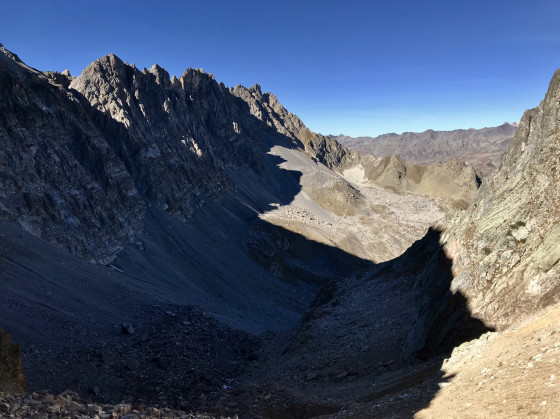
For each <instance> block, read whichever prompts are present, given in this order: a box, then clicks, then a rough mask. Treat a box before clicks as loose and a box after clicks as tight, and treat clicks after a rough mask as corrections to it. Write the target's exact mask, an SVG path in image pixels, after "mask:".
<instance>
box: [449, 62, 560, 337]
mask: <svg viewBox="0 0 560 419" xmlns="http://www.w3.org/2000/svg"><path fill="white" fill-rule="evenodd" d="M559 100H560V72H556V74H555V75H554V77H553V79H552V81H551V83H550V86H549V89H548V92H547V94H546V97H545V99H544V100H543V101H542V102H541V104H540V105H539V106H538V107H537V108H534V109H531V110H528V111H526V112H525V114H524V115H523V118H522V120H521V122H520V124H519V130H518V131H517V133H516V135H515V137H514V138H513V140H512V143H511V145H510V146H509V148H508V150H507V151H506V153H505V155H504V158H503V160H502V162H501V164H500V167H499V169H498V171H497V172H496V173H495V174H494V175H493V176H492V177H491V178H489V179H488V180H487V181H486V180H485V181H484V182H483V184H482V186H481V188H480V191H479V193H478V194H477V196H476V198H475V200H474V201H473V203H472V204H471V205H470V207H469V209H468V211H467V212H466V213H465V214H464V215H463V216H462V217H460V218H458V219H455V220H453V221H452V222H451V223H450V225H449V227H447V228H448V230H449V234H447V235H444V238H443V239H444V240H445V241H446V242H447V245H446V250H447V252H448V253H449V254H450V255H451V256H452V258H453V259H454V261H455V262H454V265H453V270H454V273H455V275H456V277H455V279H454V281H453V289H456V290H461V291H462V292H464V293H465V294H466V295H467V296H468V297H469V298H470V299H471V306H472V308H473V310H474V312H475V313H478V314H479V315H480V316H482V317H483V318H484V319H485V320H487V321H489V322H491V323H494V324H496V325H498V326H505V325H508V324H510V323H511V322H513V321H515V320H517V319H519V318H520V317H522V316H524V315H526V314H528V313H534V312H535V311H537V310H538V309H540V308H543V307H546V306H548V305H550V304H553V303H556V302H558V301H560V298H559V293H558V291H559V290H560V282H559V281H558V277H559V273H560V270H559V269H560V267H559V265H558V264H557V262H558V261H559V260H560V244H559V243H560V242H559V241H558V238H559V237H560V211H559V210H558V202H559V199H560V183H559V180H560V173H559V164H560V134H559V130H560V125H559V123H560V106H559ZM505 301H507V304H504V302H505Z"/></svg>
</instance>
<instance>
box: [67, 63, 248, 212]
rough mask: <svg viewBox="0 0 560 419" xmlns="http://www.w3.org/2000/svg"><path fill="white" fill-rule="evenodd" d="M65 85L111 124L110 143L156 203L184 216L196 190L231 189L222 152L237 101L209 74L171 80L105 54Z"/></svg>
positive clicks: (231, 133) (157, 70)
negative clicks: (229, 96)
mask: <svg viewBox="0 0 560 419" xmlns="http://www.w3.org/2000/svg"><path fill="white" fill-rule="evenodd" d="M70 88H71V89H75V90H77V91H78V92H80V93H81V94H83V95H84V97H85V98H86V99H87V100H88V101H89V103H90V104H91V105H92V106H93V107H94V108H95V109H97V110H98V111H100V112H101V113H103V114H105V115H108V116H110V118H112V120H113V121H114V122H116V124H113V126H107V127H104V130H105V132H106V135H107V138H108V141H109V142H110V144H111V146H112V147H113V149H114V150H115V151H116V152H117V154H118V155H119V157H120V158H121V159H122V160H123V162H124V164H125V165H126V167H127V168H128V170H129V171H130V174H131V176H132V178H133V180H134V182H135V185H136V187H137V188H138V190H139V191H140V193H141V194H142V195H143V196H145V197H146V198H147V199H149V200H150V201H152V202H155V203H156V204H157V205H158V206H159V207H160V208H162V209H164V210H165V211H167V212H169V213H171V214H175V215H177V216H179V217H180V218H182V219H189V218H190V217H192V215H193V213H194V211H195V209H196V208H197V207H199V206H200V205H201V201H202V197H201V194H205V195H208V196H210V197H212V198H216V199H218V198H219V197H220V196H221V194H222V193H223V192H224V191H225V190H231V189H232V187H233V184H232V182H231V180H230V179H229V178H228V177H227V175H226V173H225V170H224V167H225V164H226V163H227V161H228V159H227V158H224V156H228V155H229V156H232V155H235V153H234V150H232V149H231V148H232V147H227V145H228V143H229V142H228V141H227V140H228V139H230V138H233V137H235V136H236V135H237V133H236V132H235V130H234V125H233V120H234V117H233V112H232V111H231V109H232V108H234V107H235V106H234V104H233V103H232V102H231V100H228V98H227V95H226V94H225V93H227V91H225V92H224V91H223V90H225V89H223V88H222V87H221V86H219V85H218V84H217V83H216V82H215V81H214V80H213V78H212V77H211V76H210V75H208V74H205V73H202V72H199V71H196V70H187V71H186V72H185V74H183V76H181V78H180V79H173V81H171V80H170V78H169V74H167V72H166V71H165V70H164V69H162V68H161V67H158V66H155V65H154V66H153V67H152V68H150V69H149V70H146V69H144V71H143V72H142V71H140V70H138V69H136V68H135V67H132V66H129V65H127V64H125V63H123V62H122V61H121V60H120V59H119V58H118V57H116V56H114V55H109V56H106V57H103V58H101V59H99V60H97V61H95V62H94V63H92V64H91V65H90V66H89V67H88V68H86V69H85V70H84V71H83V72H82V74H81V75H80V76H79V77H77V78H76V79H75V80H73V81H72V83H71V84H70ZM218 144H219V146H218ZM228 148H229V149H228ZM201 173H208V174H210V173H211V176H204V177H202V176H200V174H201ZM195 179H196V181H195Z"/></svg>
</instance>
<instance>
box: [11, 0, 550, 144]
mask: <svg viewBox="0 0 560 419" xmlns="http://www.w3.org/2000/svg"><path fill="white" fill-rule="evenodd" d="M7 3H8V4H3V5H2V15H3V18H2V25H0V42H1V43H3V44H4V46H5V47H6V48H8V49H10V50H11V51H13V52H15V53H16V54H18V55H19V56H20V58H21V59H22V60H24V61H25V62H26V63H27V64H29V65H31V66H33V67H35V68H38V69H40V70H57V71H62V70H64V69H66V68H67V69H69V70H70V72H71V73H72V74H74V75H77V74H79V73H80V72H81V70H82V69H84V68H85V67H86V66H87V65H89V64H90V63H91V62H92V61H94V60H95V59H97V58H99V57H101V56H103V55H106V54H108V53H111V52H112V53H114V54H116V55H118V56H119V57H120V58H121V59H123V60H124V61H127V62H130V63H135V64H136V65H137V66H138V67H140V68H142V67H150V66H151V65H152V64H154V63H157V64H159V65H161V66H162V67H164V68H166V69H167V70H168V71H169V73H170V74H175V75H177V76H179V75H181V74H182V73H183V72H184V70H185V69H186V68H188V67H193V68H204V70H205V71H207V72H211V73H213V74H214V76H215V77H216V79H217V80H218V81H223V82H224V83H225V84H226V85H228V86H234V85H236V84H238V83H240V84H243V85H245V86H251V85H253V84H255V83H259V84H260V85H261V86H262V88H263V90H264V91H271V92H273V93H274V94H276V96H278V98H279V100H280V102H281V103H282V104H284V105H285V106H286V107H287V108H288V109H289V110H290V111H292V112H294V113H296V114H297V115H299V116H300V117H301V119H302V120H303V121H304V123H305V124H306V125H307V126H308V127H309V128H310V129H312V130H314V131H317V132H321V133H323V134H339V133H344V134H347V135H353V136H359V135H372V136H373V135H378V134H382V133H386V132H397V133H400V132H403V131H423V130H426V129H429V128H432V129H444V130H448V129H456V128H471V127H473V128H481V127H484V126H495V125H499V124H501V123H502V122H505V121H509V122H513V121H518V120H519V119H520V118H521V115H522V113H523V111H524V110H525V109H527V108H530V107H534V106H537V105H538V104H539V101H540V100H541V99H542V98H543V97H544V93H545V92H546V89H547V86H548V83H549V81H550V79H551V77H552V75H553V74H554V71H555V70H556V69H557V68H559V67H560V25H558V23H557V20H558V16H560V2H558V1H541V0H536V1H533V2H530V3H528V2H526V1H525V2H523V3H522V2H521V1H509V2H505V1H492V0H486V1H478V0H473V1H469V2H450V1H430V0H427V1H422V2H419V1H393V2H389V1H375V0H372V1H352V0H347V1H329V0H323V1H303V2H301V1H299V2H295V1H283V2H267V1H263V0H260V1H227V2H226V1H207V2H201V1H196V2H191V1H167V2H165V1H162V2H158V3H156V2H153V1H144V0H136V1H129V0H113V1H104V0H103V1H96V2H91V1H88V2H82V1H73V2H70V1H53V0H51V1H49V2H44V1H40V2H39V1H26V2H21V1H20V2H7Z"/></svg>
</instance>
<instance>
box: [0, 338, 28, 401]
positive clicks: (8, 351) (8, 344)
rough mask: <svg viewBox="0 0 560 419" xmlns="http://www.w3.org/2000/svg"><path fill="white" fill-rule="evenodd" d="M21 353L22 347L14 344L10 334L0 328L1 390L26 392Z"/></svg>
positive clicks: (18, 392)
mask: <svg viewBox="0 0 560 419" xmlns="http://www.w3.org/2000/svg"><path fill="white" fill-rule="evenodd" d="M20 354H21V348H20V347H19V346H17V345H14V344H13V343H12V340H11V339H10V336H9V335H8V334H7V333H5V332H4V331H3V330H2V329H0V392H6V393H16V394H22V393H25V392H26V388H25V377H24V376H23V373H22V371H21V358H20Z"/></svg>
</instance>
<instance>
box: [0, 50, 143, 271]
mask: <svg viewBox="0 0 560 419" xmlns="http://www.w3.org/2000/svg"><path fill="white" fill-rule="evenodd" d="M14 57H15V58H14ZM0 95H1V97H2V101H0V144H2V147H0V216H2V217H3V218H6V219H8V220H10V221H12V222H15V223H18V224H19V225H20V226H21V227H22V228H23V229H25V230H27V231H28V232H31V233H32V234H34V235H36V236H39V237H41V238H43V239H45V240H48V241H50V242H53V243H56V244H58V245H61V246H63V247H66V248H67V249H69V250H70V251H71V252H73V253H75V254H77V255H79V256H82V257H85V258H87V259H90V260H92V261H99V262H107V261H109V260H111V259H112V257H113V255H114V254H115V253H116V252H117V251H118V250H120V249H122V248H123V246H124V245H125V244H126V243H129V242H131V241H133V240H134V235H135V233H136V232H137V231H138V230H139V229H140V228H141V226H142V217H143V211H144V204H143V202H142V200H141V198H140V196H139V194H138V193H137V190H136V188H135V187H134V183H133V181H132V179H131V177H130V175H129V173H128V172H127V170H126V168H125V165H124V164H123V162H122V161H121V160H120V159H119V158H118V157H117V155H116V154H115V152H114V151H113V150H112V149H111V147H110V146H109V145H108V144H107V142H106V141H105V138H104V136H103V135H102V134H101V133H100V132H99V130H98V129H97V128H96V127H95V126H94V124H93V122H92V120H91V119H90V117H89V116H88V114H87V113H86V112H85V111H84V106H83V104H82V103H81V101H80V98H78V97H77V96H76V95H74V94H72V92H69V91H67V90H65V89H64V88H63V87H62V86H60V85H55V84H51V83H50V82H49V80H48V79H47V77H45V76H44V75H43V74H42V73H39V72H37V71H36V70H33V69H30V68H29V67H27V66H26V65H24V64H23V63H21V61H19V60H18V59H17V57H16V56H14V55H13V54H11V53H10V52H9V51H7V50H5V49H4V48H0Z"/></svg>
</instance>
